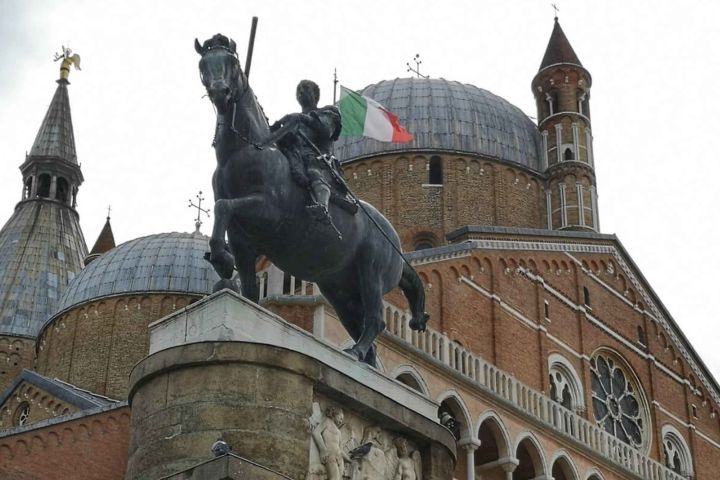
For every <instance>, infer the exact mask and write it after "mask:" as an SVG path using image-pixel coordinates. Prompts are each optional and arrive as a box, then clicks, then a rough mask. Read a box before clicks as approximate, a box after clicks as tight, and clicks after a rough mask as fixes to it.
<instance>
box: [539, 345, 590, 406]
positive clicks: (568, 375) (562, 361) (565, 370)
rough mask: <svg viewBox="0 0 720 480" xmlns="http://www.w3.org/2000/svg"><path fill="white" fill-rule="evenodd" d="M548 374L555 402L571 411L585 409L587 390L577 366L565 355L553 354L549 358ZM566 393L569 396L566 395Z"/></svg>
mask: <svg viewBox="0 0 720 480" xmlns="http://www.w3.org/2000/svg"><path fill="white" fill-rule="evenodd" d="M548 372H549V375H550V387H551V388H550V391H551V393H553V395H552V398H553V400H555V401H556V402H558V403H560V404H562V405H563V406H564V407H565V408H568V409H569V410H573V411H578V410H581V409H584V408H585V389H584V388H583V384H582V380H580V375H578V373H577V370H576V369H575V366H574V365H573V364H572V363H571V362H570V361H569V360H568V359H567V358H565V357H564V356H563V355H561V354H559V353H552V354H550V355H549V356H548ZM565 392H567V395H564V394H565ZM568 395H569V401H568V397H567V396H568Z"/></svg>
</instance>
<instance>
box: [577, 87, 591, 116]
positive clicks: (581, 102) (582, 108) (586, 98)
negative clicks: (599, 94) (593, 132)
mask: <svg viewBox="0 0 720 480" xmlns="http://www.w3.org/2000/svg"><path fill="white" fill-rule="evenodd" d="M577 98H578V113H580V115H585V116H586V117H588V118H590V93H588V92H584V91H582V90H578V97H577Z"/></svg>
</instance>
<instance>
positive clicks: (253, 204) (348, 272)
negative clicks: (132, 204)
mask: <svg viewBox="0 0 720 480" xmlns="http://www.w3.org/2000/svg"><path fill="white" fill-rule="evenodd" d="M195 49H196V51H197V52H198V54H199V55H200V56H201V59H200V65H199V68H200V75H201V80H202V83H203V85H204V86H205V88H206V89H207V93H208V97H209V98H210V100H211V101H212V103H213V105H214V106H215V109H216V111H217V119H216V125H215V142H214V147H215V156H216V160H217V166H216V169H215V173H214V174H213V192H214V194H215V208H214V210H215V217H214V225H213V232H212V236H211V238H210V252H209V254H208V256H207V258H208V260H209V261H210V263H212V265H213V267H214V268H215V271H216V272H217V273H218V275H219V276H220V281H219V282H218V283H217V284H216V285H215V287H214V289H215V291H218V290H220V289H223V288H231V289H233V290H236V291H237V286H236V284H235V282H234V281H233V273H234V269H237V271H238V277H239V279H240V283H241V286H240V287H241V292H242V295H243V296H245V297H246V298H248V299H250V300H252V301H254V302H257V301H258V298H259V289H258V285H257V281H256V276H255V265H256V260H257V258H258V256H260V255H265V256H266V257H267V258H268V259H269V260H270V261H271V262H272V263H273V264H274V265H275V266H277V267H278V268H280V269H281V270H283V271H284V272H285V273H287V274H289V275H293V276H295V277H296V278H299V279H302V280H305V281H309V282H314V283H315V284H316V285H317V286H318V287H319V289H320V291H321V292H322V294H323V295H324V296H325V298H326V299H327V301H328V302H329V303H330V304H331V305H332V306H333V308H334V310H335V311H336V312H337V314H338V317H339V318H340V321H341V323H342V324H343V326H344V327H345V329H346V330H347V332H348V334H349V335H350V337H351V338H352V339H353V340H354V341H355V345H353V346H352V347H351V348H349V349H348V350H346V352H347V353H349V354H350V355H352V356H353V357H354V358H356V359H358V360H360V361H363V362H366V363H368V364H370V365H373V366H374V365H376V353H375V345H374V340H375V338H376V337H377V336H378V335H379V334H380V333H381V332H382V331H383V330H384V329H385V322H384V320H383V318H384V307H383V295H384V294H386V293H387V292H389V291H390V290H392V289H393V288H395V287H398V286H399V287H400V289H401V290H402V291H403V293H404V294H405V296H406V297H407V299H408V303H409V305H410V310H411V313H412V320H411V321H410V327H411V328H413V329H415V330H419V331H423V330H425V325H426V322H427V319H428V315H427V314H426V313H425V311H424V306H425V292H424V287H423V284H422V282H421V280H420V278H419V276H418V274H417V272H416V271H415V269H414V268H412V266H410V264H409V263H408V262H407V261H406V260H405V258H404V257H403V255H402V252H401V250H400V239H399V238H398V235H397V233H396V232H395V229H394V228H393V227H392V225H391V224H390V222H388V220H387V219H386V218H385V217H384V216H383V215H382V214H381V213H380V212H378V211H377V210H376V209H375V208H374V207H373V206H372V205H370V204H368V203H365V202H362V201H360V200H357V199H355V198H354V197H351V198H352V200H353V203H352V205H353V206H354V207H355V209H358V208H359V209H361V210H362V212H357V214H356V213H355V211H353V210H352V209H349V208H345V207H343V206H342V205H341V203H342V202H340V203H338V202H335V201H333V198H332V191H331V192H330V194H331V196H330V202H329V203H325V199H326V198H327V185H325V186H323V183H324V181H327V180H326V178H328V177H324V175H325V173H329V174H330V175H331V176H332V175H333V173H332V172H333V170H332V169H328V170H323V171H322V172H321V173H320V174H318V175H317V176H316V177H315V178H313V174H312V173H310V174H309V175H308V177H309V178H311V179H312V181H313V182H314V183H315V185H314V187H313V188H312V189H311V190H310V191H309V190H308V189H307V188H304V187H302V186H300V185H299V184H298V183H297V182H296V181H295V180H294V179H293V173H292V168H293V167H292V160H291V159H289V158H288V157H286V156H285V155H284V154H283V153H282V150H281V149H280V148H278V142H279V143H282V140H281V138H282V136H281V135H280V134H281V133H285V132H290V131H292V132H293V134H295V135H298V136H300V137H301V138H302V135H303V134H304V133H303V129H293V128H291V127H290V126H288V127H287V130H285V126H284V125H283V127H281V128H280V129H279V130H278V131H276V132H274V133H273V132H271V130H270V125H269V124H268V121H267V119H266V117H265V115H264V113H263V110H262V107H261V106H260V104H259V103H258V101H257V99H256V98H255V94H254V93H253V91H252V88H250V85H249V84H248V80H247V77H246V76H245V73H244V72H243V70H242V68H241V67H240V61H239V60H238V57H237V52H236V46H235V42H234V41H232V40H231V39H229V38H228V37H225V36H224V35H220V34H217V35H215V36H214V37H212V38H211V39H209V40H207V41H205V42H204V43H203V44H202V45H201V44H200V42H198V41H197V40H195ZM300 93H302V95H303V98H304V96H305V95H309V94H308V93H306V91H305V89H304V88H303V89H302V92H300ZM311 100H312V101H311ZM305 101H306V100H304V99H303V102H305ZM316 104H317V100H316V99H315V98H314V94H313V98H312V99H308V100H307V106H312V105H316ZM305 107H306V105H303V108H304V109H305ZM301 115H307V116H308V117H311V118H310V120H309V121H310V122H311V123H312V122H316V121H318V119H317V118H315V119H313V118H312V115H311V114H310V113H308V114H305V113H303V114H301ZM319 116H320V114H318V117H319ZM302 118H305V117H302ZM320 121H321V122H323V124H324V120H320ZM287 123H291V122H287ZM292 123H295V125H297V124H298V123H303V124H305V120H303V121H302V122H292ZM329 125H330V128H329V131H331V132H332V133H331V134H330V135H329V137H327V141H331V140H332V137H333V136H334V130H333V129H334V128H335V122H333V121H331V122H329ZM323 148H327V147H326V146H322V147H319V148H318V149H319V150H320V149H323ZM318 153H319V154H318V156H322V155H321V154H322V151H320V152H318ZM313 168H315V167H313ZM332 168H335V169H336V168H337V167H332ZM309 169H310V168H308V170H309ZM318 170H322V169H321V168H318ZM321 178H322V179H321ZM328 183H329V182H328ZM311 196H312V197H314V198H310V197H311ZM313 201H314V202H316V203H319V204H321V205H323V206H326V207H327V210H328V212H329V215H330V217H331V218H332V221H331V222H330V225H331V226H332V227H333V228H332V229H331V228H317V226H316V225H317V224H318V222H317V220H316V216H315V215H313V213H311V210H312V209H311V210H308V209H307V208H306V205H308V204H312V202H313ZM333 230H334V231H333ZM226 238H227V243H226Z"/></svg>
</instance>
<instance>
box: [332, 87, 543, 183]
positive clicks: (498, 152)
mask: <svg viewBox="0 0 720 480" xmlns="http://www.w3.org/2000/svg"><path fill="white" fill-rule="evenodd" d="M360 93H362V94H363V95H365V96H367V97H370V98H372V99H373V100H375V101H377V102H379V103H380V104H382V105H383V106H385V107H386V108H387V109H388V110H390V111H391V112H393V113H394V114H396V115H397V116H398V118H399V120H400V125H402V126H403V127H405V128H406V129H407V130H408V131H409V132H410V133H412V134H413V136H414V140H413V141H412V142H410V143H408V144H392V143H384V142H379V141H376V140H372V139H369V138H364V137H341V138H340V140H338V141H337V142H336V144H335V153H336V155H337V156H338V158H339V159H340V161H341V162H346V161H350V160H355V159H359V158H364V157H368V156H373V155H378V154H384V153H394V152H404V151H425V152H427V151H443V152H457V153H462V154H471V155H472V154H474V155H481V156H483V157H487V158H490V159H497V160H501V161H506V162H511V163H515V164H519V165H523V166H525V167H528V168H530V169H532V170H536V171H539V170H540V169H541V168H540V154H539V152H540V135H539V133H538V129H537V125H535V123H533V121H532V120H530V119H529V118H528V116H527V115H525V113H523V112H522V110H520V109H519V108H517V107H516V106H514V105H512V104H511V103H510V102H508V101H507V100H505V99H503V98H501V97H498V96H497V95H494V94H492V93H490V92H488V91H487V90H483V89H482V88H478V87H475V86H473V85H469V84H464V83H460V82H454V81H450V80H445V79H442V78H397V79H395V80H383V81H381V82H378V83H376V84H373V85H369V86H367V87H365V88H364V89H362V90H361V91H360Z"/></svg>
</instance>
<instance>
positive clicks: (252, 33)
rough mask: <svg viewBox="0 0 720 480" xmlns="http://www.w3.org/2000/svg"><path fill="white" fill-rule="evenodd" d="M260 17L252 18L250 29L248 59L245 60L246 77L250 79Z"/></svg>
mask: <svg viewBox="0 0 720 480" xmlns="http://www.w3.org/2000/svg"><path fill="white" fill-rule="evenodd" d="M257 23H258V17H252V26H251V27H250V40H249V41H248V51H247V58H246V59H245V76H246V77H248V78H250V65H251V64H252V55H253V48H254V47H255V31H256V30H257Z"/></svg>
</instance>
